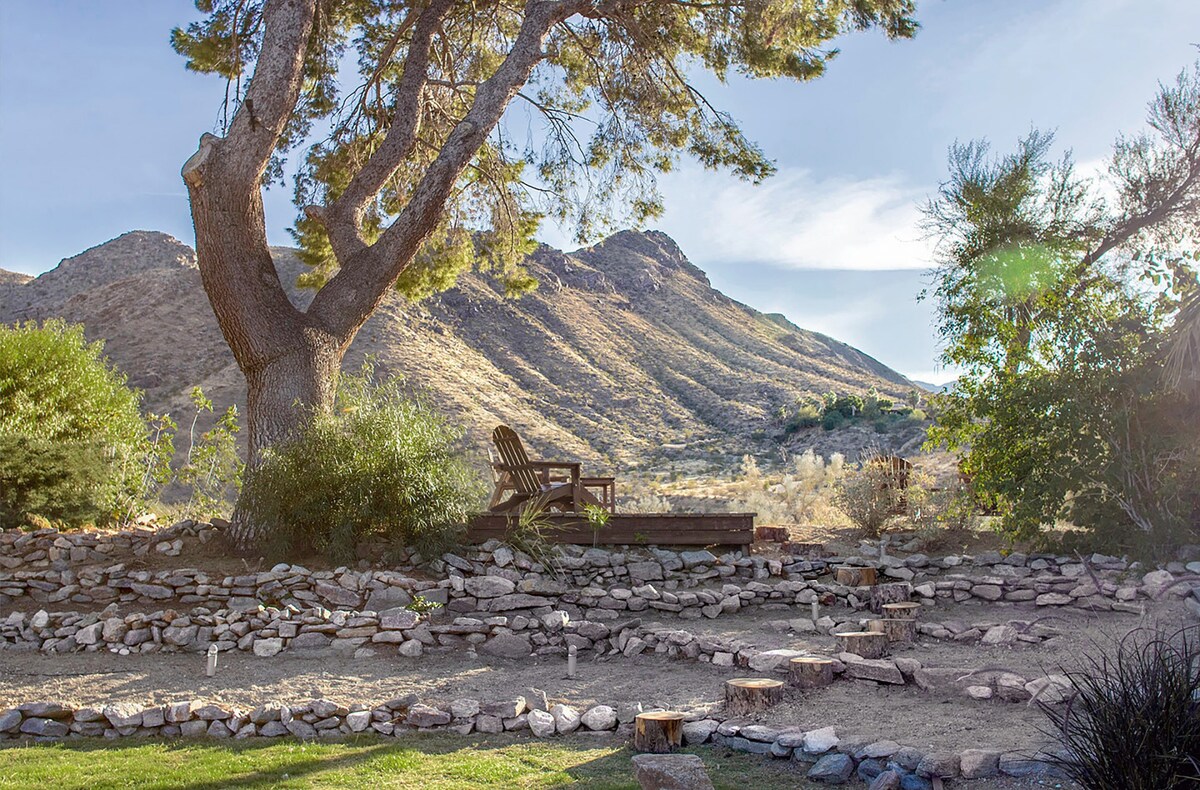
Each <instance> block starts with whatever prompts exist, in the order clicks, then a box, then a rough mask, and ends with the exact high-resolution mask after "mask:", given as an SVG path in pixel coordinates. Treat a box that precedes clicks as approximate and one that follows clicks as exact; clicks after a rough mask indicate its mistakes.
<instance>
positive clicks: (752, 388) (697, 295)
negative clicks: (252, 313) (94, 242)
mask: <svg viewBox="0 0 1200 790" xmlns="http://www.w3.org/2000/svg"><path fill="white" fill-rule="evenodd" d="M274 252H275V256H276V265H277V267H278V268H279V271H280V274H281V277H282V279H283V280H284V282H286V283H291V282H294V281H295V277H296V274H297V273H298V272H299V271H300V270H301V268H302V265H301V264H300V263H299V261H298V260H297V259H296V257H295V255H294V253H293V252H292V251H291V250H288V249H284V248H278V249H276V250H275V251H274ZM529 269H530V271H531V273H532V274H534V275H535V276H536V277H537V278H538V280H539V282H540V287H539V288H538V289H537V291H536V292H534V293H532V294H530V295H528V296H525V297H523V298H521V299H518V300H510V299H506V298H504V296H503V291H502V289H501V288H499V287H497V286H496V285H495V284H493V283H492V282H491V281H489V280H488V279H486V278H485V277H481V276H477V275H470V276H467V277H464V278H463V279H462V280H461V281H460V283H459V285H458V287H456V288H454V289H453V290H451V291H448V292H446V293H444V294H442V295H440V296H438V297H435V298H432V299H429V300H427V301H425V302H422V303H420V304H413V303H410V302H407V301H406V300H405V299H403V298H401V297H399V296H395V297H392V298H390V299H388V300H387V302H386V303H385V304H384V306H383V307H382V308H381V309H380V310H379V312H378V313H377V314H376V315H375V316H374V317H373V318H372V319H371V320H370V321H369V322H368V323H367V324H366V326H365V327H364V328H363V330H362V332H361V333H360V334H359V336H358V339H357V340H356V341H355V343H354V345H353V347H352V349H351V352H350V355H349V357H348V359H347V363H346V364H347V367H348V368H349V367H357V366H358V364H359V363H360V362H361V360H362V357H363V355H364V354H371V355H374V356H375V357H376V358H377V369H378V370H380V371H381V372H384V373H386V374H389V375H397V376H403V377H404V378H405V380H406V382H407V383H408V385H409V386H410V387H411V388H412V389H414V390H416V391H420V392H422V393H423V394H424V395H425V396H426V397H428V398H429V399H430V400H431V401H432V402H433V403H435V404H437V405H439V406H440V407H441V408H443V409H444V410H445V411H446V412H447V413H449V414H452V415H454V416H456V417H457V418H459V419H460V420H462V421H464V422H465V424H467V425H468V426H469V428H470V430H471V434H472V440H473V441H475V442H478V443H479V451H480V454H481V455H482V454H483V451H484V442H486V437H487V435H488V432H489V431H490V430H491V428H492V427H493V426H494V425H496V424H497V423H498V422H507V423H509V424H511V425H513V426H514V427H515V428H517V430H518V431H520V432H521V433H523V434H524V435H525V436H526V437H527V439H528V441H529V442H530V443H531V444H532V445H533V446H534V447H536V448H537V449H538V450H539V451H541V452H548V451H550V450H551V449H553V450H554V452H555V454H556V455H557V456H558V457H562V456H567V455H570V456H579V457H583V458H587V459H593V460H598V459H601V458H603V459H606V460H608V461H610V462H611V463H613V464H616V465H618V466H619V467H622V468H628V467H630V466H635V465H637V464H638V463H639V462H640V461H644V460H645V459H646V458H648V457H649V456H650V453H651V451H661V448H662V447H663V446H664V445H667V446H668V447H670V448H675V449H676V450H677V451H678V452H679V453H681V454H684V455H688V456H693V457H694V456H696V455H699V454H704V453H708V452H712V451H714V450H716V451H719V452H722V453H741V452H755V451H758V452H762V451H765V450H768V449H769V448H770V445H771V443H772V440H773V431H774V420H773V415H774V414H775V413H776V412H777V411H778V408H779V406H781V405H782V404H784V403H787V402H790V401H792V400H794V399H795V397H796V396H797V395H799V394H801V393H804V392H814V393H824V392H827V391H829V390H838V391H863V390H866V389H868V388H870V387H877V388H878V389H879V390H880V391H882V392H886V393H893V394H900V393H902V392H904V391H906V390H907V389H910V388H911V387H912V386H913V385H912V384H911V383H910V382H909V381H907V380H906V379H905V378H904V377H902V376H900V375H899V374H898V373H896V372H895V371H892V370H890V369H889V368H887V367H886V366H884V365H882V364H880V363H879V362H878V361H876V360H874V359H872V358H871V357H868V356H867V355H865V354H863V353H862V352H860V351H858V350H856V349H854V348H851V347H850V346H848V345H846V344H844V343H840V342H838V341H836V340H833V339H832V338H829V337H826V336H824V335H820V334H817V333H814V332H809V331H807V330H804V329H800V328H799V327H797V326H795V325H793V324H791V323H790V322H788V321H787V320H786V319H784V318H783V317H782V316H779V315H777V314H773V315H765V314H763V313H759V312H757V311H756V310H753V309H751V308H749V307H747V306H745V305H743V304H740V303H738V302H735V301H734V300H732V299H730V298H728V297H726V296H725V295H724V294H722V293H720V292H719V291H716V290H714V289H713V288H712V286H711V285H710V284H709V282H708V278H707V277H706V276H705V275H704V273H703V272H702V271H700V270H699V269H698V268H696V267H695V266H693V265H692V264H691V263H689V262H688V260H687V258H686V257H685V256H684V255H683V253H682V252H681V251H680V249H679V248H678V247H677V246H676V245H675V243H674V242H673V241H672V240H671V239H670V238H669V237H668V236H666V235H665V234H662V233H658V232H644V233H637V232H630V231H627V232H622V233H618V234H616V235H614V236H612V237H610V238H608V239H606V240H605V241H603V242H601V243H600V244H597V245H595V246H593V247H588V248H585V249H581V250H578V251H576V252H573V253H570V254H564V253H562V252H559V251H557V250H553V249H550V248H542V249H541V250H540V251H539V252H537V253H536V254H535V255H534V256H533V257H532V258H531V260H530V262H529ZM309 298H311V295H310V294H307V293H305V292H299V291H297V292H295V293H293V299H294V300H296V301H297V302H298V303H303V302H305V301H307V300H308V299H309ZM53 316H61V317H63V318H66V319H67V320H69V321H75V322H81V323H83V324H84V325H85V327H86V328H87V333H88V336H89V337H90V338H103V339H104V340H105V341H106V343H107V345H106V349H107V353H108V355H109V356H110V358H111V359H112V361H113V362H114V363H115V364H116V365H117V366H119V367H120V368H121V369H122V370H124V371H125V372H126V373H127V374H128V375H129V379H130V382H131V383H132V384H133V385H134V386H136V387H138V388H140V389H142V390H143V391H144V392H145V394H146V405H147V407H148V408H149V409H151V410H154V411H164V410H178V411H179V412H180V413H183V412H184V411H186V394H187V392H188V391H189V390H190V388H191V387H192V386H193V385H195V384H200V385H201V386H203V387H204V389H205V391H206V392H207V393H208V394H209V395H210V396H212V397H213V399H214V400H215V401H216V402H217V403H218V404H222V405H223V404H228V403H238V404H241V403H242V402H244V398H245V391H244V387H243V384H242V379H241V375H240V373H239V372H238V370H237V368H236V366H235V365H234V363H233V359H232V356H231V355H230V353H229V350H228V349H227V348H226V346H225V343H224V340H223V339H222V337H221V334H220V331H219V330H218V328H217V324H216V321H215V319H214V318H213V315H212V311H211V308H210V307H209V304H208V301H207V299H206V298H205V295H204V292H203V290H202V288H201V285H200V276H199V272H198V270H197V269H196V262H195V253H194V252H193V251H192V249H191V248H189V247H187V246H185V245H184V244H182V243H180V242H179V241H177V240H175V239H173V238H171V237H170V236H167V235H165V234H162V233H155V232H147V231H134V232H131V233H127V234H125V235H123V236H121V237H119V238H117V239H114V240H112V241H110V242H107V243H105V244H102V245H100V246H98V247H94V248H92V249H90V250H87V251H86V252H83V253H81V254H79V255H77V256H75V257H73V258H68V259H66V260H64V261H62V262H61V263H60V264H59V265H58V266H57V267H56V268H55V269H53V270H52V271H49V272H46V273H45V274H43V275H41V276H40V277H37V278H35V279H29V278H26V277H24V276H23V275H16V274H13V273H11V272H3V271H2V270H0V322H3V323H11V322H14V321H20V320H25V319H44V318H49V317H53Z"/></svg>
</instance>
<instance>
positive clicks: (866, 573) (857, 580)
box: [833, 565, 876, 587]
mask: <svg viewBox="0 0 1200 790" xmlns="http://www.w3.org/2000/svg"><path fill="white" fill-rule="evenodd" d="M833 579H834V581H836V582H837V583H838V584H844V585H846V586H847V587H866V586H869V585H872V584H875V582H876V575H875V569H874V568H860V567H858V566H857V565H835V566H833Z"/></svg>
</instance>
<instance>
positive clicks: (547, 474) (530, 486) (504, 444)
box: [488, 425, 616, 513]
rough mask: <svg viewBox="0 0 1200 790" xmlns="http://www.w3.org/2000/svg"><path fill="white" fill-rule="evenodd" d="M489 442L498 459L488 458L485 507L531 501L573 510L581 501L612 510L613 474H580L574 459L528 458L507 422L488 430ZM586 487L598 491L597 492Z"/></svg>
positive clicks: (579, 508) (497, 508) (515, 505)
mask: <svg viewBox="0 0 1200 790" xmlns="http://www.w3.org/2000/svg"><path fill="white" fill-rule="evenodd" d="M492 442H493V444H495V445H496V452H497V453H498V454H499V456H500V460H499V461H496V460H494V459H493V461H492V470H493V474H494V476H495V490H494V491H493V492H492V497H491V500H490V501H489V502H488V509H489V510H491V511H493V512H502V511H507V510H513V509H515V508H519V507H522V506H524V505H526V504H527V503H535V504H536V505H537V506H538V507H541V508H545V509H557V510H561V511H566V512H573V513H579V512H581V511H582V510H583V507H584V505H595V506H597V507H603V508H605V509H606V510H608V511H609V512H610V513H611V512H612V511H613V508H614V505H615V499H616V496H615V494H616V483H615V481H614V479H613V478H611V477H583V476H582V474H581V471H580V468H581V464H580V463H579V462H578V461H531V460H530V459H529V455H528V453H526V452H525V446H524V445H523V444H522V443H521V437H520V436H518V435H517V432H516V431H514V430H513V429H512V428H509V427H508V426H507V425H500V426H497V428H496V430H494V431H492ZM555 472H557V474H555ZM589 489H593V490H596V491H598V492H599V493H600V496H599V497H597V496H596V494H594V493H592V490H589ZM506 495H507V496H506Z"/></svg>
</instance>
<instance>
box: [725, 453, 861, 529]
mask: <svg viewBox="0 0 1200 790" xmlns="http://www.w3.org/2000/svg"><path fill="white" fill-rule="evenodd" d="M844 463H845V459H844V457H843V456H842V455H841V454H840V453H834V454H833V455H831V456H830V457H829V460H828V461H826V460H825V459H824V458H823V457H821V456H819V455H817V454H816V453H814V452H813V451H812V450H806V451H805V452H804V453H802V454H801V455H796V456H792V458H791V459H790V460H789V462H788V464H787V465H786V466H785V467H784V469H783V470H782V471H781V472H777V473H775V474H765V473H763V472H762V470H761V469H760V468H759V466H758V462H757V461H755V460H754V458H753V456H749V455H748V456H745V457H744V458H743V459H742V470H741V473H740V474H739V475H738V477H737V478H736V480H735V484H734V486H733V495H734V502H733V505H732V507H733V509H734V510H737V511H744V512H752V513H755V514H757V516H758V518H757V521H758V523H761V524H776V525H792V524H795V525H799V524H811V523H814V522H818V521H820V522H829V521H831V520H837V516H838V515H839V514H838V513H837V512H836V509H835V508H834V507H833V504H832V493H833V490H834V485H835V483H836V482H837V480H838V478H839V477H840V476H841V474H842V470H843V468H844Z"/></svg>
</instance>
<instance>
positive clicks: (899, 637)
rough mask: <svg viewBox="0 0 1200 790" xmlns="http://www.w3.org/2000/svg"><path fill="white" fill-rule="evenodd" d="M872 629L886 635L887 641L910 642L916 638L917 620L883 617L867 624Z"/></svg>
mask: <svg viewBox="0 0 1200 790" xmlns="http://www.w3.org/2000/svg"><path fill="white" fill-rule="evenodd" d="M867 625H868V627H869V628H870V629H871V630H872V631H876V632H878V633H881V634H884V635H885V636H887V639H888V642H901V643H903V644H911V643H912V642H913V641H915V640H916V638H917V621H916V620H912V619H909V620H904V619H896V618H888V617H885V618H883V619H881V620H872V621H871V622H870V623H868V624H867Z"/></svg>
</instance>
